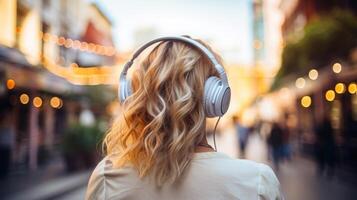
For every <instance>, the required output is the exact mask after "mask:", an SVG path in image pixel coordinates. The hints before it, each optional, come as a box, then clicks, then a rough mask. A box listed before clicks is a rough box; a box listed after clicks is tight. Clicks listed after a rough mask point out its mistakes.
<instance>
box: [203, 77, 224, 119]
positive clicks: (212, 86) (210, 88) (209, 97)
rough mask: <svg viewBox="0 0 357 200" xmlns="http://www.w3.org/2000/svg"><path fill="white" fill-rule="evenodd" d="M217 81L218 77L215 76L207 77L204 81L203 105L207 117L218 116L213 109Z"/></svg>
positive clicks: (218, 81)
mask: <svg viewBox="0 0 357 200" xmlns="http://www.w3.org/2000/svg"><path fill="white" fill-rule="evenodd" d="M219 83H220V79H219V78H217V77H215V76H212V77H209V78H208V79H207V80H206V82H205V93H204V107H205V112H206V116H207V117H217V116H218V115H217V113H216V109H215V107H216V104H217V102H216V99H215V97H216V94H217V90H218V89H219V88H218V85H219Z"/></svg>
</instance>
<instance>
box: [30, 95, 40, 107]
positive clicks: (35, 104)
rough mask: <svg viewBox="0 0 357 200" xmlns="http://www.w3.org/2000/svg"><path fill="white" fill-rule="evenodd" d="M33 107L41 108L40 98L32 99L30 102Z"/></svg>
mask: <svg viewBox="0 0 357 200" xmlns="http://www.w3.org/2000/svg"><path fill="white" fill-rule="evenodd" d="M32 103H33V105H34V106H35V107H36V108H39V107H41V106H42V99H41V97H35V98H33V101H32Z"/></svg>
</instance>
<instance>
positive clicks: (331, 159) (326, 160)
mask: <svg viewBox="0 0 357 200" xmlns="http://www.w3.org/2000/svg"><path fill="white" fill-rule="evenodd" d="M315 153H316V161H317V165H318V173H319V174H321V175H324V174H325V173H326V174H327V175H328V176H332V175H333V174H334V171H335V163H336V143H335V138H334V135H333V129H332V125H331V121H330V119H329V117H328V116H325V117H324V118H323V120H322V121H321V122H320V123H319V124H318V125H317V127H316V142H315Z"/></svg>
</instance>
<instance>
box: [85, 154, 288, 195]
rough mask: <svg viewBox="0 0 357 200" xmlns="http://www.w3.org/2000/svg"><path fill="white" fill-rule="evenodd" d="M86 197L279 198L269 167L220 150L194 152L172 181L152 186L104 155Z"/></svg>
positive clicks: (146, 179)
mask: <svg viewBox="0 0 357 200" xmlns="http://www.w3.org/2000/svg"><path fill="white" fill-rule="evenodd" d="M86 199H87V200H96V199H101V200H104V199H105V200H106V199H113V200H114V199H115V200H117V199H118V200H119V199H123V200H124V199H125V200H132V199H135V200H137V199H145V200H160V199H165V200H166V199H168V200H178V199H180V200H181V199H182V200H201V199H202V200H211V199H212V200H213V199H214V200H219V199H240V200H245V199H247V200H253V199H265V200H279V199H282V196H281V193H280V186H279V181H278V179H277V178H276V176H275V174H274V172H273V171H272V169H271V168H270V167H268V166H267V165H264V164H260V163H256V162H253V161H248V160H239V159H232V158H230V157H228V156H227V155H225V154H223V153H217V152H205V153H195V154H194V156H193V159H192V161H191V164H190V166H189V167H188V168H187V170H186V171H185V173H184V175H183V176H182V177H181V178H180V180H179V181H177V183H175V184H171V185H169V184H168V185H165V186H163V187H162V188H161V189H158V188H156V187H155V184H153V182H152V181H150V178H148V177H146V178H144V179H142V180H141V179H140V178H139V177H138V175H137V173H136V171H135V170H134V169H133V168H131V167H124V168H120V169H117V168H113V167H112V162H111V160H110V157H106V158H104V159H103V160H102V161H101V162H100V163H99V164H98V166H97V167H96V168H95V170H94V171H93V174H92V176H91V178H90V180H89V184H88V189H87V194H86Z"/></svg>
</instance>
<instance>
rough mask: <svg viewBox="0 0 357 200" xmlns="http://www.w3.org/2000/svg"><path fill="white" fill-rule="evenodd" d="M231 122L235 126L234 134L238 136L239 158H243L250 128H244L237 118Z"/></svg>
mask: <svg viewBox="0 0 357 200" xmlns="http://www.w3.org/2000/svg"><path fill="white" fill-rule="evenodd" d="M233 122H234V125H235V129H236V133H237V136H238V143H239V155H240V158H245V149H246V146H247V143H248V138H249V133H250V128H249V127H247V126H244V125H243V124H242V123H241V122H240V121H239V118H238V117H237V116H234V117H233Z"/></svg>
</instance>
